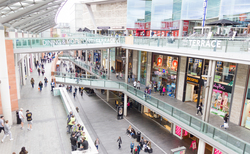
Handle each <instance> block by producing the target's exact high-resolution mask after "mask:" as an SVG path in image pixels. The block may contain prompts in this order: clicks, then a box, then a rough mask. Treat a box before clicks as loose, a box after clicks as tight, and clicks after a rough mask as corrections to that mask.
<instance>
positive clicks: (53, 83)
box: [51, 79, 55, 91]
mask: <svg viewBox="0 0 250 154" xmlns="http://www.w3.org/2000/svg"><path fill="white" fill-rule="evenodd" d="M54 87H55V82H54V80H53V79H52V82H51V91H53V89H54Z"/></svg>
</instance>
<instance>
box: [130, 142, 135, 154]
mask: <svg viewBox="0 0 250 154" xmlns="http://www.w3.org/2000/svg"><path fill="white" fill-rule="evenodd" d="M134 146H135V144H134V141H133V142H131V143H130V149H131V151H130V152H131V153H133V149H134Z"/></svg>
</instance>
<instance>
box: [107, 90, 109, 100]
mask: <svg viewBox="0 0 250 154" xmlns="http://www.w3.org/2000/svg"><path fill="white" fill-rule="evenodd" d="M107 102H109V90H107Z"/></svg>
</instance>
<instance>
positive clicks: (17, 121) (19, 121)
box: [16, 111, 21, 124]
mask: <svg viewBox="0 0 250 154" xmlns="http://www.w3.org/2000/svg"><path fill="white" fill-rule="evenodd" d="M16 123H17V124H21V119H20V118H19V112H18V111H16Z"/></svg>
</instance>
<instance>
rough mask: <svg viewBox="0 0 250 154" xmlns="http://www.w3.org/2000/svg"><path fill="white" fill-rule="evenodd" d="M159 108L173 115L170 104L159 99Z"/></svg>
mask: <svg viewBox="0 0 250 154" xmlns="http://www.w3.org/2000/svg"><path fill="white" fill-rule="evenodd" d="M158 108H159V109H160V110H162V111H164V112H166V113H167V114H169V115H171V114H172V109H173V108H172V107H171V106H170V105H168V104H167V103H165V102H162V101H159V104H158Z"/></svg>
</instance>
